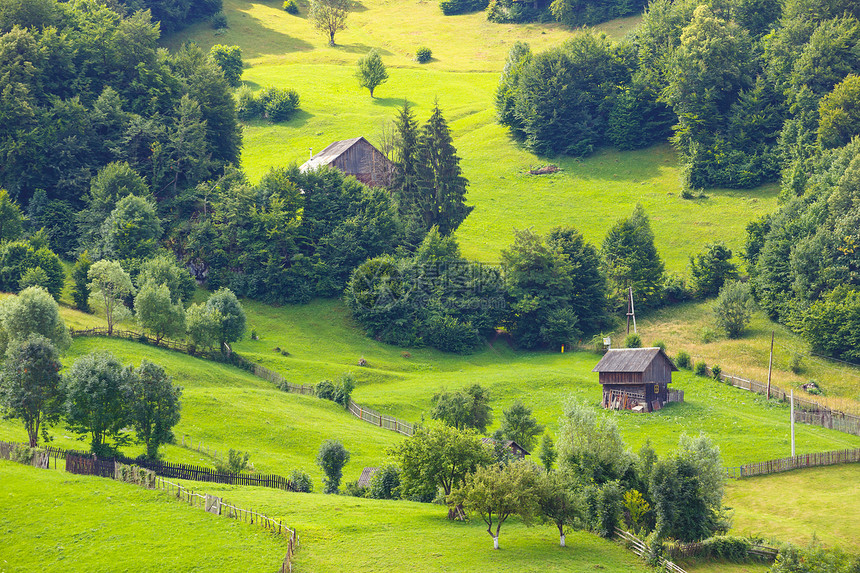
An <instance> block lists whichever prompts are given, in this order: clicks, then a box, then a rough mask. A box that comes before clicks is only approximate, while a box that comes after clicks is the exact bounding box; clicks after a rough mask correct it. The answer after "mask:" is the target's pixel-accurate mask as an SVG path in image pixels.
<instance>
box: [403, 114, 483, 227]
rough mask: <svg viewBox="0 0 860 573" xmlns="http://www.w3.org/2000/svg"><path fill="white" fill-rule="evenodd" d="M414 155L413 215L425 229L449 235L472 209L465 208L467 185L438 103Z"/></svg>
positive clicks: (470, 207)
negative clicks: (415, 189)
mask: <svg viewBox="0 0 860 573" xmlns="http://www.w3.org/2000/svg"><path fill="white" fill-rule="evenodd" d="M417 156H418V164H417V169H416V176H417V186H416V187H417V191H418V195H417V197H416V199H417V201H416V205H415V207H416V211H415V212H416V214H417V216H418V217H419V221H420V222H421V223H422V224H423V228H424V229H425V230H429V229H430V228H431V227H433V226H434V225H436V226H438V227H439V232H440V233H441V234H442V235H450V234H451V233H453V232H454V231H455V230H457V227H459V226H460V223H462V222H463V221H464V220H465V219H466V217H467V216H468V215H469V213H471V212H472V209H474V207H472V206H467V205H466V186H467V185H468V184H469V182H468V181H467V180H466V178H465V177H463V176H462V175H461V170H460V158H459V157H457V150H456V149H454V144H453V142H452V139H451V132H450V130H449V128H448V123H447V122H446V121H445V118H444V117H442V110H441V109H439V103H438V102H437V103H436V105H435V106H434V107H433V113H432V114H431V115H430V119H429V120H428V121H427V123H426V124H425V125H424V127H423V128H422V129H421V137H420V138H419V139H418V148H417Z"/></svg>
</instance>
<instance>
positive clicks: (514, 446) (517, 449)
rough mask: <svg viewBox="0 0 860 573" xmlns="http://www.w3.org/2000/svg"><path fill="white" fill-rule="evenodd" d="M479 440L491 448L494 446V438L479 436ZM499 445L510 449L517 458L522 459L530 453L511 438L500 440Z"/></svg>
mask: <svg viewBox="0 0 860 573" xmlns="http://www.w3.org/2000/svg"><path fill="white" fill-rule="evenodd" d="M481 442H483V443H484V444H486V445H488V446H491V447H493V448H495V447H496V440H494V439H493V438H481ZM501 445H502V447H503V448H505V449H508V450H510V451H511V453H512V454H513V455H514V456H515V457H517V458H519V459H523V458H525V457H526V456H530V455H531V454H530V453H529V452H527V451H526V449H525V448H523V447H522V446H521V445H519V444H518V443H516V442H515V441H513V440H504V441H502V442H501Z"/></svg>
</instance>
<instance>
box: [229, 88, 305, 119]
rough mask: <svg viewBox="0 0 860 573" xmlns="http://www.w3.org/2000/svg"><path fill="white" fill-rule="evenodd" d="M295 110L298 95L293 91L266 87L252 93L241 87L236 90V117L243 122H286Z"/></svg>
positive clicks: (297, 106)
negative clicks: (259, 120) (252, 120)
mask: <svg viewBox="0 0 860 573" xmlns="http://www.w3.org/2000/svg"><path fill="white" fill-rule="evenodd" d="M297 109H299V94H298V92H297V91H296V90H294V89H288V88H275V87H267V88H264V89H263V90H261V91H259V92H258V93H254V91H253V90H252V89H251V88H249V87H248V86H245V85H243V86H242V87H240V88H239V89H238V90H236V115H237V117H238V118H239V119H241V120H243V121H248V120H251V119H257V118H263V119H268V120H269V121H272V122H281V121H288V120H289V119H290V118H291V117H292V116H293V114H294V113H295V112H296V110H297Z"/></svg>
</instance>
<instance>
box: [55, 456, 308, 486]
mask: <svg viewBox="0 0 860 573" xmlns="http://www.w3.org/2000/svg"><path fill="white" fill-rule="evenodd" d="M47 451H48V452H49V454H50V456H51V457H54V458H63V459H65V460H66V471H67V472H69V473H73V474H81V475H97V476H101V477H112V476H113V475H114V468H115V464H116V463H117V462H119V463H121V464H126V465H136V466H140V467H142V468H144V469H148V470H150V471H153V472H155V473H156V475H158V476H160V477H163V478H170V479H184V480H189V481H202V482H210V483H223V484H227V485H249V486H259V487H271V488H276V489H282V490H286V491H296V489H295V487H294V486H293V483H292V482H291V481H290V480H288V479H287V478H285V477H283V476H279V475H275V474H231V473H219V472H217V471H215V470H213V469H210V468H206V467H203V466H196V465H191V464H172V463H168V462H164V461H161V460H146V459H132V458H127V457H125V456H117V457H114V458H99V457H96V456H95V455H93V454H89V453H85V452H77V451H74V450H63V449H60V448H47ZM54 467H56V463H55V464H54Z"/></svg>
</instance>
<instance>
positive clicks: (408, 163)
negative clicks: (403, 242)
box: [391, 101, 418, 221]
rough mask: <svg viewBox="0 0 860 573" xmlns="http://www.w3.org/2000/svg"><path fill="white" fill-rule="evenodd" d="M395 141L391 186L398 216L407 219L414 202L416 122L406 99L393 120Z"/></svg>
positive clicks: (416, 176)
mask: <svg viewBox="0 0 860 573" xmlns="http://www.w3.org/2000/svg"><path fill="white" fill-rule="evenodd" d="M394 128H395V130H396V136H395V137H396V142H395V150H394V174H393V175H392V178H391V188H392V190H393V191H394V193H395V195H396V196H397V208H398V212H399V213H400V217H401V218H402V219H403V220H404V221H408V220H409V219H410V218H411V217H412V212H413V210H414V209H413V207H414V205H415V202H416V196H417V186H416V181H417V178H418V175H417V166H418V122H417V121H416V120H415V114H413V113H412V108H411V107H410V106H409V102H408V101H404V102H403V107H401V108H400V112H399V113H398V115H397V119H396V120H395V122H394Z"/></svg>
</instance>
